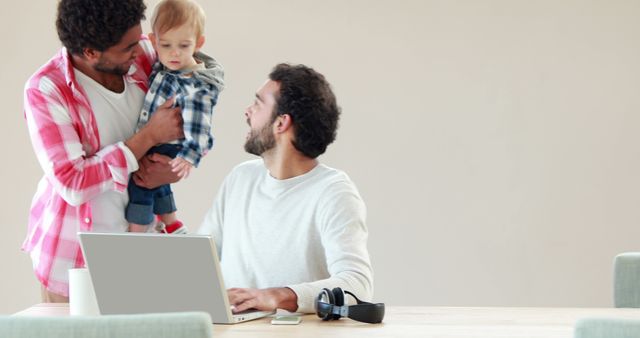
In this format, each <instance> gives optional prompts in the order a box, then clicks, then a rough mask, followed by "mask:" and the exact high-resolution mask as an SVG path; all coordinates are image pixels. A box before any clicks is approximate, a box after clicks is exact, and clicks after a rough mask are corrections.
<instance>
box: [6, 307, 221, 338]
mask: <svg viewBox="0 0 640 338" xmlns="http://www.w3.org/2000/svg"><path fill="white" fill-rule="evenodd" d="M0 337H11V338H23V337H24V338H26V337H50V338H80V337H82V338H129V337H131V338H134V337H135V338H211V337H212V324H211V317H210V316H209V314H208V313H205V312H175V313H153V314H135V315H104V316H86V317H81V316H78V317H30V316H0Z"/></svg>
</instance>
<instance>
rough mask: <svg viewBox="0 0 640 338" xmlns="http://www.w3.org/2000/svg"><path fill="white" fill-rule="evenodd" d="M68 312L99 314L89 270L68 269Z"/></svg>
mask: <svg viewBox="0 0 640 338" xmlns="http://www.w3.org/2000/svg"><path fill="white" fill-rule="evenodd" d="M69 313H70V314H71V315H72V316H97V315H100V309H99V308H98V302H97V301H96V293H95V291H94V290H93V283H92V282H91V276H90V275H89V270H87V269H86V268H77V269H69Z"/></svg>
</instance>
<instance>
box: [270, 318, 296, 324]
mask: <svg viewBox="0 0 640 338" xmlns="http://www.w3.org/2000/svg"><path fill="white" fill-rule="evenodd" d="M301 321H302V317H301V316H275V317H273V319H271V324H273V325H296V324H300V322H301Z"/></svg>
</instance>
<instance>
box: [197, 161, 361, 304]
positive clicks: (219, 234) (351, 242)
mask: <svg viewBox="0 0 640 338" xmlns="http://www.w3.org/2000/svg"><path fill="white" fill-rule="evenodd" d="M365 217H366V208H365V205H364V202H363V201H362V198H361V197H360V195H359V193H358V191H357V189H356V187H355V185H354V184H353V182H351V180H350V179H349V177H348V176H347V175H346V174H345V173H344V172H342V171H339V170H336V169H332V168H329V167H327V166H325V165H322V164H319V165H317V166H316V167H315V168H314V169H312V170H311V171H309V172H308V173H306V174H304V175H301V176H297V177H294V178H290V179H286V180H277V179H275V178H273V177H272V176H271V175H270V174H269V172H268V171H267V169H266V167H265V166H264V163H263V161H262V159H259V160H254V161H249V162H245V163H242V164H240V165H238V166H237V167H236V168H234V169H233V170H232V171H231V173H230V174H229V175H228V176H227V178H226V179H225V181H224V182H223V184H222V187H221V188H220V191H219V193H218V196H217V197H216V200H215V201H214V204H213V206H212V207H211V209H210V210H209V212H208V213H207V215H206V217H205V219H204V221H203V223H202V226H201V227H200V229H199V231H198V232H199V233H202V234H212V235H213V237H214V239H215V242H216V245H217V249H218V254H219V255H220V265H221V269H222V275H223V276H224V281H225V286H226V287H227V288H232V287H253V288H266V287H282V286H287V287H289V288H291V289H292V290H293V291H294V292H295V293H296V295H297V296H298V311H299V312H314V304H313V303H314V299H315V297H316V296H317V295H318V293H319V292H320V291H321V290H322V288H329V289H332V288H335V287H341V288H342V289H343V290H349V291H351V292H353V293H354V294H355V295H356V296H358V298H360V299H363V300H369V299H371V296H372V293H373V276H372V275H373V272H372V269H371V263H370V261H369V253H368V251H367V227H366V224H365Z"/></svg>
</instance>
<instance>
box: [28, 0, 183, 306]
mask: <svg viewBox="0 0 640 338" xmlns="http://www.w3.org/2000/svg"><path fill="white" fill-rule="evenodd" d="M145 9H146V7H145V5H144V3H143V1H142V0H122V1H117V2H116V1H111V0H61V1H60V2H59V5H58V14H57V20H56V27H57V30H58V36H59V37H60V40H61V41H62V44H63V45H64V47H63V48H62V49H61V50H60V52H59V53H58V54H57V55H55V56H54V57H53V58H52V59H51V60H50V61H48V62H47V63H46V64H45V65H44V66H42V67H41V68H40V69H39V70H38V71H37V72H36V73H35V74H34V75H33V76H32V77H31V78H30V79H29V80H28V81H27V84H26V87H25V96H24V106H25V118H26V121H27V126H28V129H29V134H30V137H31V141H32V144H33V148H34V151H35V153H36V155H37V158H38V161H39V163H40V166H41V167H42V169H43V171H44V176H43V178H42V179H41V180H40V183H39V184H38V188H37V191H36V193H35V196H34V197H33V201H32V205H31V211H30V215H29V226H28V232H27V237H26V239H25V241H24V243H23V246H22V248H23V250H25V251H27V252H29V253H30V255H31V259H32V262H33V268H34V271H35V274H36V276H37V278H38V280H39V281H40V283H41V284H42V287H43V289H42V290H43V300H44V301H45V302H65V301H68V275H67V274H68V270H69V269H70V268H75V267H83V266H84V260H83V257H82V254H81V251H80V246H79V242H78V238H77V232H78V231H111V232H113V231H125V230H126V228H127V226H128V224H127V222H126V220H125V219H124V207H125V205H126V203H127V195H126V193H124V192H125V189H126V186H127V182H128V180H129V174H130V173H133V172H135V171H136V170H138V171H137V172H136V173H135V175H134V177H135V179H136V181H137V182H138V184H141V185H144V186H147V187H150V188H151V187H154V186H157V185H159V184H165V183H169V182H175V181H177V180H178V179H179V178H178V177H177V175H175V174H173V173H172V172H171V167H170V165H169V164H168V161H169V159H168V158H165V157H161V156H155V157H153V158H147V157H144V155H145V153H146V152H147V151H148V150H149V149H150V148H151V147H152V146H154V145H156V144H158V143H164V142H168V141H171V140H174V139H176V138H180V137H182V136H183V133H182V121H181V117H180V110H179V109H177V108H169V107H170V106H171V104H172V102H171V101H169V102H166V103H165V105H162V106H161V107H160V109H159V110H158V111H157V112H156V113H155V114H154V116H153V118H151V119H150V120H149V122H148V123H147V124H146V126H145V127H144V128H142V129H140V130H139V131H138V132H135V128H136V122H137V119H138V115H139V113H140V109H141V106H142V101H143V97H144V95H145V92H146V91H147V83H148V80H149V74H150V72H151V65H152V64H153V63H154V62H155V58H156V57H155V53H154V52H153V49H152V48H151V46H150V44H149V42H148V40H145V39H142V38H141V36H142V28H141V26H140V21H141V20H142V19H143V18H144V10H145ZM138 161H140V164H139V163H138ZM152 162H156V163H152ZM159 162H160V163H159ZM139 165H140V167H139ZM151 165H153V166H155V167H154V168H153V170H149V169H150V166H151ZM152 171H153V172H157V171H159V173H158V174H156V175H151V174H149V173H150V172H152Z"/></svg>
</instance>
